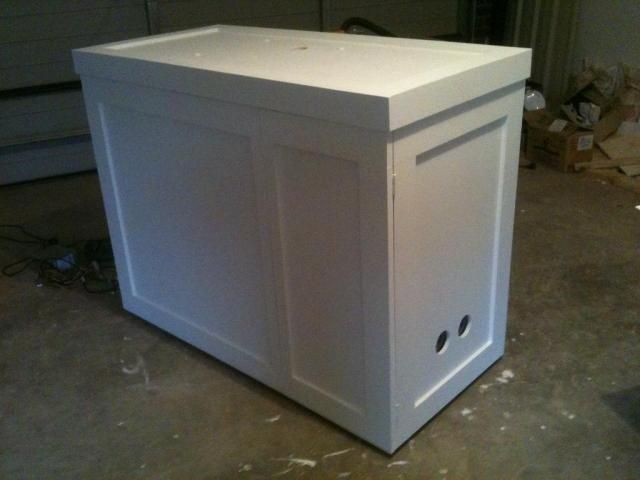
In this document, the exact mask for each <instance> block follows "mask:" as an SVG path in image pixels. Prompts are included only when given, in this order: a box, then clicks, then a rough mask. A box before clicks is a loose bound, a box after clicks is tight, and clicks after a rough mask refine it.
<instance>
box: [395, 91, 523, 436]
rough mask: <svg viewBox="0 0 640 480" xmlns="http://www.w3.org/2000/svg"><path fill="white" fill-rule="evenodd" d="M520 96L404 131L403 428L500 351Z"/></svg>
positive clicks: (400, 151) (399, 240) (399, 326)
mask: <svg viewBox="0 0 640 480" xmlns="http://www.w3.org/2000/svg"><path fill="white" fill-rule="evenodd" d="M518 93H519V90H518V92H516V94H514V93H505V92H501V93H497V94H496V95H494V96H489V97H488V98H485V99H481V100H480V101H477V102H475V103H472V104H471V105H469V106H468V107H467V109H466V110H465V108H464V106H463V107H458V108H456V109H454V110H453V111H451V112H444V113H443V114H441V115H436V117H435V118H432V119H427V120H426V121H423V122H418V124H419V125H416V128H415V129H414V130H411V129H409V130H408V131H407V132H401V133H400V134H399V135H397V137H398V138H397V141H396V143H395V148H394V152H395V162H396V185H397V191H396V204H395V209H394V218H395V229H396V235H395V241H396V257H395V258H396V272H395V276H396V290H395V292H396V295H395V300H396V352H397V354H396V362H397V372H398V374H399V385H400V386H401V387H400V390H399V392H398V399H399V402H398V403H399V404H400V405H401V407H400V408H401V412H402V413H401V416H402V419H401V422H400V424H401V425H402V428H403V429H404V430H405V431H409V430H410V429H411V428H412V426H411V424H412V423H413V424H414V426H413V428H414V430H415V428H416V427H418V426H420V425H422V424H423V423H424V422H425V421H426V420H428V418H430V417H431V416H432V415H434V414H435V413H436V412H437V411H438V410H439V409H440V408H442V407H443V406H444V405H445V404H446V403H448V402H449V401H450V400H451V399H453V398H454V397H455V395H457V394H458V393H460V391H461V390H462V389H463V388H465V387H466V386H467V385H468V384H469V383H470V382H471V381H473V380H474V379H475V378H476V376H477V375H478V374H479V373H480V372H482V371H483V370H484V369H485V368H486V367H487V366H488V365H490V364H491V363H492V362H493V361H495V360H496V359H497V358H498V357H499V356H500V355H501V353H502V348H503V343H504V326H505V320H506V318H505V316H506V297H507V289H508V267H509V257H510V245H511V224H512V217H513V199H514V191H515V182H516V168H517V161H518V159H517V145H518V139H519V124H518V122H517V121H516V117H517V114H518V112H519V110H518V108H519V107H518V106H517V104H516V100H517V96H516V95H517V94H518ZM514 105H516V106H515V107H514ZM419 127H422V128H419Z"/></svg>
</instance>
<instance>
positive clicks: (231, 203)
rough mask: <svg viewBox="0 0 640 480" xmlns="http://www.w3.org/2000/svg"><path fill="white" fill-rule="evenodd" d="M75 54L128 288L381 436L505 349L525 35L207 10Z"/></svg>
mask: <svg viewBox="0 0 640 480" xmlns="http://www.w3.org/2000/svg"><path fill="white" fill-rule="evenodd" d="M74 58H75V64H76V69H77V71H78V72H79V73H80V75H81V77H82V81H83V86H84V91H85V97H86V104H87V108H88V112H89V119H90V124H91V130H92V134H93V139H94V148H95V153H96V158H97V162H98V169H99V174H100V179H101V184H102V189H103V194H104V200H105V205H106V210H107V215H108V220H109V228H110V232H111V236H112V242H113V246H114V251H115V255H116V260H117V268H118V271H119V276H120V279H121V288H122V298H123V302H124V306H125V308H126V309H127V310H129V311H131V312H133V313H135V314H137V315H139V316H140V317H142V318H144V319H145V320H147V321H149V322H151V323H153V324H155V325H157V326H159V327H161V328H163V329H165V330H167V331H169V332H171V333H173V334H174V335H176V336H178V337H180V338H182V339H184V340H185V341H187V342H189V343H191V344H193V345H195V346H196V347H198V348H201V349H203V350H204V351H206V352H209V353H210V354H212V355H214V356H215V357H216V358H218V359H220V360H222V361H224V362H226V363H228V364H229V365H232V366H234V367H235V368H238V369H239V370H241V371H243V372H245V373H247V374H248V375H251V376H252V377H254V378H257V379H258V380H260V381H262V382H264V383H265V384H267V385H269V386H271V387H273V388H275V389H277V390H279V391H280V392H282V393H284V394H285V395H287V396H289V397H291V398H292V399H294V400H296V401H298V402H300V403H302V404H303V405H305V406H307V407H309V408H311V409H312V410H314V411H316V412H318V413H319V414H321V415H323V416H324V417H326V418H328V419H330V420H332V421H334V422H335V423H337V424H338V425H340V426H342V427H344V428H346V429H348V430H350V431H352V432H353V433H355V434H357V435H359V436H360V437H362V438H364V439H366V440H367V441H369V442H371V443H372V444H374V445H376V446H378V447H380V448H381V449H383V450H386V451H388V452H392V451H394V450H395V449H396V448H398V447H399V446H400V445H401V444H402V443H403V442H404V441H406V440H407V438H409V436H411V435H412V434H413V433H414V432H415V431H416V430H417V429H419V428H420V427H421V426H422V425H424V423H425V422H427V421H428V420H429V419H430V418H431V417H432V416H433V415H434V414H436V413H437V412H438V411H439V410H440V409H441V408H442V407H444V406H445V405H446V404H447V403H448V402H449V401H451V399H453V398H454V397H455V396H456V395H457V394H458V393H460V391H462V390H463V389H464V388H465V387H466V386H468V385H469V383H470V382H472V381H473V380H474V379H475V378H476V377H477V376H478V375H479V374H480V373H481V372H482V371H484V370H485V369H486V368H487V367H488V366H490V365H491V364H492V363H493V362H495V361H496V360H497V359H498V358H499V357H500V356H501V355H502V353H503V348H504V336H505V323H506V317H507V297H508V285H509V263H510V253H511V237H512V225H513V209H514V201H515V197H514V196H515V189H516V177H517V163H518V158H517V157H518V143H519V134H520V122H521V109H522V98H523V80H524V79H525V78H526V77H527V76H528V74H529V63H530V51H529V50H525V49H513V48H502V47H490V46H484V45H464V44H449V43H444V42H432V41H420V40H406V39H387V38H377V37H364V36H355V35H340V34H327V33H311V32H295V31H285V30H268V29H258V28H244V27H227V26H217V27H211V28H204V29H198V30H192V31H187V32H181V33H176V34H167V35H161V36H156V37H151V38H146V39H142V40H137V41H136V40H134V41H128V42H122V43H117V44H111V45H105V46H100V47H94V48H88V49H82V50H77V51H75V52H74ZM463 319H466V320H463ZM461 323H462V325H461ZM465 324H466V327H465ZM445 337H446V338H445Z"/></svg>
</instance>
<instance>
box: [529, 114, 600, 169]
mask: <svg viewBox="0 0 640 480" xmlns="http://www.w3.org/2000/svg"><path fill="white" fill-rule="evenodd" d="M524 119H525V122H526V124H527V159H528V160H529V161H530V162H533V163H538V162H543V163H546V164H548V165H550V166H552V167H553V168H555V169H557V170H561V171H563V172H567V171H573V170H574V167H573V165H574V164H576V163H580V162H590V161H591V158H592V156H593V144H594V143H593V142H594V138H593V132H587V131H584V130H579V129H578V127H576V126H575V125H573V124H572V123H571V122H569V121H567V120H565V119H562V118H560V117H557V116H555V115H552V114H550V113H549V112H547V111H544V110H538V111H535V112H525V114H524Z"/></svg>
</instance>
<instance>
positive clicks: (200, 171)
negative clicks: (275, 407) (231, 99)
mask: <svg viewBox="0 0 640 480" xmlns="http://www.w3.org/2000/svg"><path fill="white" fill-rule="evenodd" d="M85 93H86V98H87V104H88V105H89V118H90V122H91V127H92V133H93V138H94V147H95V151H96V158H97V160H98V169H99V173H100V180H101V185H102V189H103V194H104V198H105V207H106V211H107V216H108V220H109V228H110V233H111V238H112V242H113V246H114V252H115V255H116V260H117V267H118V272H119V278H120V279H121V287H122V288H121V290H122V296H123V300H124V305H125V307H126V308H127V309H128V310H130V311H132V312H133V313H135V314H137V315H139V316H141V317H142V318H144V319H145V320H148V321H150V322H151V323H153V324H155V325H157V326H159V327H161V328H163V329H165V330H167V331H169V332H170V333H172V334H174V335H176V336H178V337H180V338H182V339H184V340H186V341H187V342H189V343H191V344H193V345H195V346H197V347H199V348H201V349H203V350H205V351H206V352H208V353H210V354H212V355H214V356H216V357H217V358H219V359H220V360H222V361H224V362H226V363H229V364H230V365H232V366H234V367H236V368H239V369H240V370H242V371H244V372H245V373H248V374H249V375H252V376H253V377H255V378H257V379H259V380H261V381H263V382H265V383H267V384H269V385H272V386H275V387H277V386H278V378H279V377H278V372H279V371H280V370H281V368H280V361H279V358H280V357H279V349H278V347H277V342H278V338H277V335H278V330H277V327H276V324H275V316H274V312H275V301H274V296H275V295H274V293H273V288H272V284H273V282H272V274H271V272H272V267H271V263H270V248H269V238H268V236H267V229H266V222H267V217H266V215H265V214H264V213H263V207H264V202H263V200H262V198H263V197H264V188H263V184H264V181H263V179H262V175H261V167H260V162H259V156H258V155H257V150H256V138H257V126H258V121H257V115H256V114H255V111H252V110H251V109H248V108H243V107H240V106H234V105H231V104H225V103H220V102H215V101H211V100H207V99H204V98H201V97H195V96H188V95H181V94H177V93H173V92H169V91H159V90H154V89H150V88H143V87H137V86H134V85H125V84H119V85H115V86H114V84H113V82H110V81H106V80H98V79H88V80H87V81H86V83H85Z"/></svg>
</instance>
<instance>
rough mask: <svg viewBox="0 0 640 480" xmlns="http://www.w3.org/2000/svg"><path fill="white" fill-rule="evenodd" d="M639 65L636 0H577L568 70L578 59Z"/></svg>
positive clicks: (639, 11) (638, 8) (638, 4)
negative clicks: (576, 22)
mask: <svg viewBox="0 0 640 480" xmlns="http://www.w3.org/2000/svg"><path fill="white" fill-rule="evenodd" d="M585 58H587V59H589V60H590V61H592V62H594V63H599V64H603V65H612V64H615V63H616V62H619V61H621V62H626V63H630V64H632V65H636V66H640V1H638V0H613V1H603V0H581V1H580V5H579V10H578V24H577V29H576V38H575V47H574V54H573V65H572V70H573V71H574V72H578V71H579V70H580V69H581V65H582V60H583V59H585Z"/></svg>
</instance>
